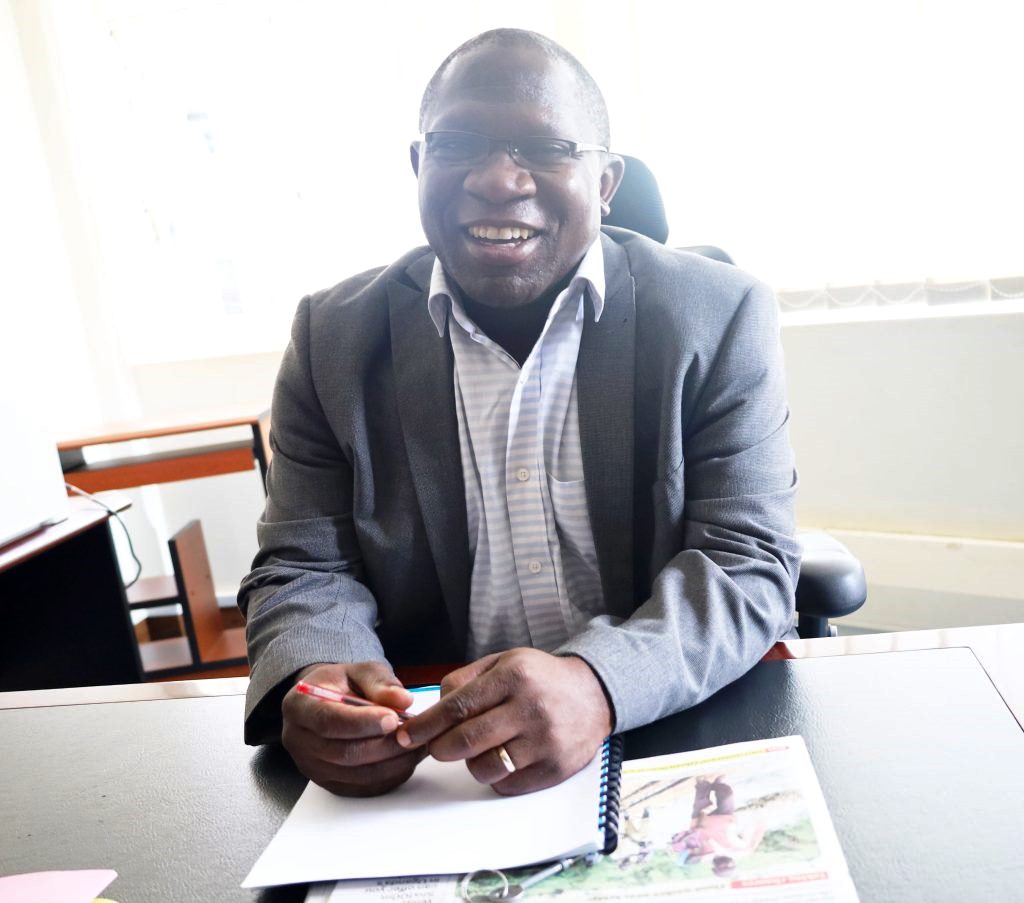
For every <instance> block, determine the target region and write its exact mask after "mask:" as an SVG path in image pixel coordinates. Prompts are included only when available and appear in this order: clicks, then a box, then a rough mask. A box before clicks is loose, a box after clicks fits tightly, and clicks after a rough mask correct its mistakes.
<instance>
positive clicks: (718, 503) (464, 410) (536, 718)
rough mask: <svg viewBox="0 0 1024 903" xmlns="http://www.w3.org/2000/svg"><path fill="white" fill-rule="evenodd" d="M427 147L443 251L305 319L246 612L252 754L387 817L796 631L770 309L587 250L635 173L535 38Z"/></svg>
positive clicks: (308, 308)
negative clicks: (435, 762) (359, 700)
mask: <svg viewBox="0 0 1024 903" xmlns="http://www.w3.org/2000/svg"><path fill="white" fill-rule="evenodd" d="M420 119H421V122H420V128H421V131H422V133H423V138H422V140H421V141H418V142H416V143H414V144H413V146H412V151H411V154H412V165H413V169H414V170H415V172H416V174H417V177H418V181H419V202H420V215H421V219H422V223H423V229H424V232H425V233H426V237H427V240H428V242H429V245H430V247H429V248H419V249H416V250H414V251H412V252H410V253H409V254H407V255H406V256H405V257H403V258H402V259H401V260H399V261H397V262H396V263H394V264H392V265H391V266H390V267H387V268H386V269H378V270H372V271H370V272H368V273H364V274H362V275H359V276H355V277H353V278H351V279H349V280H347V281H345V282H343V283H341V284H340V285H338V286H336V287H335V288H333V289H330V290H328V291H325V292H321V293H318V294H316V295H313V296H310V297H308V298H305V299H304V300H303V301H302V303H301V304H300V305H299V309H298V312H297V314H296V318H295V323H294V326H293V330H292V340H291V343H290V344H289V346H288V349H287V351H286V353H285V357H284V360H283V362H282V366H281V372H280V374H279V377H278V383H277V387H276V389H275V394H274V403H273V412H272V421H273V429H272V444H273V448H274V458H273V462H272V464H271V467H270V472H269V474H268V478H267V491H268V498H267V506H266V510H265V512H264V515H263V517H262V519H261V520H260V523H259V527H258V530H259V539H260V552H259V555H258V556H257V558H256V560H255V562H254V565H253V571H252V573H250V574H249V576H248V577H247V578H246V579H245V581H244V582H243V584H242V587H241V590H240V592H239V604H240V605H241V606H242V609H243V611H245V612H246V616H247V624H248V626H247V630H248V638H249V650H250V660H251V663H252V679H251V682H250V687H249V697H248V705H247V710H246V739H247V741H248V742H252V743H260V742H268V741H272V740H276V739H278V738H280V739H281V741H282V742H283V743H284V745H285V747H286V748H287V749H288V751H289V752H290V753H291V755H292V757H293V758H294V760H295V762H296V763H297V765H298V766H299V768H300V769H301V770H302V771H303V772H304V773H305V774H306V775H308V776H309V777H310V778H311V779H313V780H314V781H316V782H317V783H320V784H322V785H323V786H325V787H327V788H328V789H330V790H333V791H335V792H337V793H345V794H371V793H381V792H384V791H386V790H388V789H390V788H392V787H394V786H397V785H398V784H400V783H402V782H403V781H405V780H406V779H408V777H409V776H410V775H411V774H412V772H413V770H414V769H415V767H416V765H417V763H418V762H419V761H420V760H421V759H422V757H423V756H424V755H425V754H427V753H428V752H429V754H431V755H433V756H435V757H437V758H439V759H443V760H465V761H466V762H467V765H468V767H469V769H470V771H471V772H472V773H473V775H474V776H475V777H476V778H477V779H478V780H480V781H482V782H485V783H488V784H492V785H493V786H494V787H495V789H496V790H497V791H498V792H501V793H522V792H527V791H530V790H536V789H539V788H541V787H545V786H548V785H550V784H553V783H557V782H558V781H561V780H563V779H564V778H566V777H568V776H569V775H571V774H573V773H574V772H576V771H577V770H579V769H580V768H581V767H583V765H585V764H586V763H587V762H588V761H589V760H590V758H591V757H592V756H593V754H594V753H595V751H596V750H597V748H598V747H599V745H600V743H601V742H602V740H603V739H604V737H605V736H606V735H607V734H609V733H610V732H612V731H620V730H625V729H628V728H631V727H635V726H638V725H641V724H645V723H648V722H650V721H652V720H655V719H657V718H660V717H662V716H664V715H667V714H670V713H673V712H676V711H679V710H681V709H683V708H686V707H688V706H691V705H694V704H695V703H697V702H699V701H700V700H702V699H703V698H705V697H706V696H708V695H710V694H711V693H713V692H714V691H715V690H717V689H718V688H720V687H721V686H723V685H724V684H726V683H728V682H730V681H732V680H734V679H735V678H737V677H739V676H740V675H741V674H743V673H744V672H745V671H746V670H747V669H749V668H750V667H751V666H752V665H753V664H754V663H755V662H756V661H757V660H758V659H759V658H760V657H761V656H762V655H763V653H764V652H765V651H766V650H767V649H768V648H769V647H770V646H771V645H772V643H774V642H775V641H776V640H777V639H779V638H780V637H782V636H785V635H787V634H788V633H790V632H791V629H792V620H793V583H794V581H795V576H796V570H797V561H798V558H797V552H796V545H795V543H794V541H793V539H792V530H793V515H792V502H793V492H794V486H795V475H794V470H793V462H792V454H791V451H790V447H789V443H788V439H787V435H786V421H787V417H788V414H787V408H786V402H785V397H784V385H783V376H782V365H781V357H780V353H779V346H778V326H777V321H776V309H775V302H774V299H773V297H772V294H771V292H770V291H769V290H768V289H767V288H766V287H764V286H763V285H761V284H760V283H758V282H756V281H755V280H754V279H752V278H751V277H749V276H747V275H746V274H744V273H742V272H741V271H739V270H737V269H735V268H732V267H728V266H726V265H724V264H719V263H716V262H714V261H709V260H706V259H704V258H701V257H697V256H695V255H692V254H687V253H683V252H676V251H672V250H669V249H666V248H664V247H662V246H661V245H658V244H655V243H653V242H650V241H648V240H647V239H644V238H642V237H640V236H638V235H636V234H634V233H631V232H627V231H624V230H616V229H605V230H602V229H601V216H602V214H606V213H607V212H608V209H609V206H608V205H609V203H610V201H611V199H612V197H613V195H614V193H615V190H616V188H617V187H618V185H619V182H620V180H621V178H622V173H623V162H622V160H621V158H619V157H616V156H615V155H614V154H612V153H610V152H609V150H608V146H609V129H608V117H607V112H606V110H605V105H604V101H603V99H602V97H601V93H600V91H599V90H598V88H597V86H596V84H595V83H594V82H593V80H592V78H591V77H590V75H589V74H588V73H587V72H586V70H585V69H583V67H582V66H581V65H580V63H579V62H578V61H577V60H576V59H575V58H574V57H572V56H571V55H570V54H569V53H568V52H567V51H565V50H564V49H563V48H561V47H560V46H558V45H557V44H554V43H553V42H551V41H549V40H548V39H547V38H544V37H542V36H540V35H537V34H534V33H531V32H524V31H519V30H513V29H500V30H497V31H492V32H487V33H485V34H483V35H480V36H478V37H477V38H474V39H473V40H471V41H469V42H467V43H466V44H464V45H462V46H461V47H459V48H458V49H457V50H456V51H454V53H452V54H451V55H450V56H449V57H448V59H446V60H445V61H444V63H442V65H441V67H440V68H439V69H438V71H437V72H436V73H435V75H434V77H433V78H432V79H431V81H430V84H429V85H428V86H427V89H426V92H425V94H424V97H423V103H422V107H421V112H420ZM447 662H469V664H467V665H465V666H463V667H461V668H457V669H455V670H453V671H452V672H451V673H449V674H448V676H447V677H446V678H445V681H444V684H443V690H444V695H443V698H442V702H441V704H439V705H438V706H436V707H435V708H434V709H432V710H430V711H429V712H427V713H425V714H423V715H421V716H418V717H416V718H413V719H411V720H409V721H406V722H405V723H403V724H401V726H400V725H399V722H398V719H397V717H396V716H395V715H394V714H392V713H391V712H390V711H389V709H404V708H405V707H406V706H408V705H409V703H410V701H411V697H410V694H409V693H408V692H407V691H406V690H404V689H403V688H402V686H401V684H400V682H399V681H398V680H397V679H396V678H395V676H394V673H393V670H392V668H393V667H397V666H408V665H419V664H427V663H447ZM300 678H303V679H305V680H306V681H308V682H310V683H314V684H319V685H321V686H325V687H328V688H331V689H335V690H338V691H340V692H343V693H349V694H354V695H359V696H362V697H364V698H365V699H368V700H370V701H372V702H374V703H377V704H378V706H374V707H362V708H359V707H349V706H343V705H337V704H333V703H325V702H323V701H321V700H318V699H315V698H312V697H310V696H306V695H304V694H302V693H299V692H297V691H296V690H295V686H294V685H295V683H296V681H297V680H298V679H300Z"/></svg>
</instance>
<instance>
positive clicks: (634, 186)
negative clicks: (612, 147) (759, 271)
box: [603, 154, 735, 263]
mask: <svg viewBox="0 0 1024 903" xmlns="http://www.w3.org/2000/svg"><path fill="white" fill-rule="evenodd" d="M619 156H621V157H622V159H623V160H625V161H626V171H625V173H624V174H623V176H622V184H621V185H619V190H618V191H616V192H615V197H613V198H612V203H611V208H612V209H611V212H610V213H609V214H608V215H607V216H606V217H604V220H603V222H604V224H605V225H606V226H618V227H620V228H622V229H632V230H633V231H634V232H639V233H640V234H641V235H646V236H647V237H648V238H653V239H654V240H655V241H657V242H660V243H661V244H665V242H666V241H668V218H667V217H666V216H665V204H664V203H663V202H662V200H661V191H660V190H659V189H658V180H657V179H655V178H654V173H653V172H651V171H650V169H648V168H647V164H646V163H644V161H643V160H640V159H638V158H637V157H629V156H627V155H626V154H620V155H619ZM683 250H684V251H692V252H693V253H694V254H700V255H701V256H703V257H710V258H711V259H712V260H720V261H722V263H735V261H734V260H733V259H732V258H731V257H730V256H729V255H728V254H727V253H726V252H725V251H723V250H722V249H721V248H716V247H715V246H714V245H694V246H692V247H689V248H683Z"/></svg>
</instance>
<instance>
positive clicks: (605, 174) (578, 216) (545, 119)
mask: <svg viewBox="0 0 1024 903" xmlns="http://www.w3.org/2000/svg"><path fill="white" fill-rule="evenodd" d="M440 130H454V131H463V132H476V133H478V134H482V135H489V136H491V137H493V138H519V137H526V136H536V135H540V136H545V137H550V138H564V139H567V140H570V141H579V142H584V143H590V144H598V143H600V136H599V135H598V134H596V129H595V127H594V126H593V125H592V124H591V122H590V120H589V117H588V116H587V114H586V111H585V110H584V108H583V105H582V103H581V101H580V96H579V91H578V88H577V83H576V80H575V77H574V74H573V72H572V70H571V69H570V68H569V67H568V66H566V65H565V64H564V63H561V62H559V61H552V60H550V59H548V58H546V57H545V56H544V55H543V54H541V53H538V52H537V51H534V50H532V49H519V48H502V47H498V48H494V47H489V48H486V47H485V48H481V49H479V50H477V51H474V52H471V53H469V54H466V55H465V56H461V57H458V58H457V59H456V60H455V61H454V62H453V63H452V64H451V66H450V67H449V69H448V71H447V72H446V73H445V76H444V79H443V81H442V83H441V85H440V88H439V90H438V92H437V95H436V96H435V99H434V103H433V106H432V108H431V110H430V112H429V115H428V118H427V121H426V123H425V128H424V131H427V132H431V131H440ZM413 168H414V169H415V170H416V172H417V175H418V176H419V197H420V219H421V221H422V223H423V231H424V232H425V233H426V236H427V241H428V242H430V246H431V247H432V248H433V249H434V251H435V253H436V254H437V256H438V257H439V258H440V260H441V263H442V264H443V265H444V268H445V271H446V272H447V273H448V275H449V276H450V277H451V278H453V279H454V280H455V281H456V282H457V283H458V285H459V287H460V288H461V289H462V290H463V291H464V292H465V293H466V294H468V295H469V296H470V298H472V299H473V300H475V301H477V302H479V303H481V304H486V305H488V306H491V307H518V306H520V305H523V304H529V303H530V302H531V301H535V300H537V299H538V298H540V297H541V295H543V294H544V293H545V292H547V291H548V290H549V289H550V288H552V287H553V286H555V285H556V284H557V283H558V282H559V281H560V280H561V279H562V278H563V277H564V276H566V275H567V274H568V273H569V272H570V271H571V270H572V269H573V268H574V267H575V266H576V265H577V264H578V263H579V261H580V259H581V258H582V257H583V255H584V253H586V250H587V248H588V247H590V244H591V243H592V242H593V240H594V238H595V237H596V235H597V233H598V230H599V228H600V225H601V203H602V201H610V200H611V196H612V194H614V192H615V189H616V188H617V187H618V183H619V180H620V179H621V177H622V163H621V160H620V159H619V158H617V157H611V156H609V155H607V154H604V153H601V152H587V153H583V154H582V155H581V156H580V158H579V159H573V160H570V161H569V162H568V163H567V164H566V165H565V166H563V167H561V168H559V169H558V170H556V171H552V172H544V171H540V172H537V171H531V170H528V169H524V168H522V167H520V166H519V165H518V164H516V163H515V162H514V161H513V160H512V158H511V157H510V156H509V155H508V153H507V152H506V150H505V149H502V148H500V147H499V146H497V145H495V146H494V147H493V148H492V152H491V154H490V155H489V156H488V157H487V158H486V159H485V160H483V161H481V162H479V163H477V164H476V165H475V166H469V165H463V166H454V165H450V164H447V163H442V162H440V161H438V160H435V159H432V158H431V156H430V155H429V154H427V155H423V154H422V153H421V152H420V151H419V150H418V149H417V148H416V147H415V146H414V148H413ZM486 227H492V228H496V229H506V228H513V229H519V230H520V231H521V230H523V229H527V230H530V232H529V233H528V234H529V235H530V237H528V238H518V239H515V238H513V239H512V240H511V241H509V240H508V239H507V238H506V239H504V240H503V239H501V238H500V237H499V238H498V239H497V240H495V239H488V238H486V237H482V236H481V234H480V233H481V230H482V229H485V228H486Z"/></svg>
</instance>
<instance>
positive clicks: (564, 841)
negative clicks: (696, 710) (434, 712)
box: [242, 690, 622, 887]
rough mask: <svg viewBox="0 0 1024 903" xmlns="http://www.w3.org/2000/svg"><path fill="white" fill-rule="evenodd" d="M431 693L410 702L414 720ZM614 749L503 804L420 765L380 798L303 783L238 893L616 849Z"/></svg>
mask: <svg viewBox="0 0 1024 903" xmlns="http://www.w3.org/2000/svg"><path fill="white" fill-rule="evenodd" d="M436 699H437V691H436V690H435V691H434V692H433V695H432V697H431V695H430V694H429V693H424V694H417V704H416V705H415V706H414V707H413V710H414V711H415V710H417V709H420V710H421V709H423V708H426V707H427V706H428V705H430V704H432V703H433V701H436ZM621 765H622V745H621V740H620V739H619V738H617V737H616V738H612V739H611V740H609V741H607V742H606V743H605V744H604V747H603V748H602V750H601V751H600V752H599V754H598V755H597V756H595V757H594V759H593V761H591V762H590V764H589V765H587V766H586V767H585V768H584V769H583V770H582V771H580V772H579V773H577V774H575V775H573V777H571V778H569V779H568V780H567V781H564V782H563V783H561V784H559V785H558V786H556V787H551V788H549V789H547V790H541V791H538V792H537V793H529V794H526V795H524V796H515V797H503V796H499V795H498V794H496V793H495V792H494V791H493V790H492V789H491V788H490V787H488V786H485V785H481V784H478V783H477V782H476V781H475V780H474V779H473V777H472V775H470V773H469V771H468V770H467V769H466V766H465V763H463V762H438V761H436V760H435V759H431V758H427V759H424V761H423V762H422V763H420V765H419V766H418V768H417V769H416V773H415V774H414V775H413V776H412V778H410V779H409V781H408V782H406V783H405V784H403V785H402V786H401V787H399V788H397V789H396V790H394V791H392V792H391V793H389V794H386V795H385V796H379V797H373V798H371V799H353V798H347V797H339V796H334V795H333V794H331V793H329V792H328V791H326V790H324V789H323V788H321V787H318V786H317V785H315V784H313V783H312V782H310V783H309V785H307V787H306V789H305V790H304V791H303V793H302V796H301V797H300V798H299V800H298V802H297V803H296V804H295V806H294V807H293V809H292V811H291V813H290V814H289V815H288V818H287V819H286V820H285V822H284V824H283V825H282V826H281V828H280V830H279V831H278V832H277V834H276V835H274V838H273V839H272V840H271V842H270V844H269V845H268V846H267V848H266V850H265V851H264V852H263V855H262V856H260V858H259V859H258V860H257V862H256V864H255V865H254V866H253V868H252V871H250V872H249V875H248V877H246V879H245V881H243V882H242V886H243V887H268V886H272V885H278V884H297V883H300V882H313V881H334V880H341V879H351V878H391V877H404V876H409V875H445V874H454V873H459V872H468V871H472V870H474V869H481V868H493V869H498V868H500V869H506V868H516V867H518V866H525V865H533V864H535V863H540V862H549V861H551V860H554V859H560V858H564V857H567V856H575V855H580V854H583V853H591V852H606V853H607V852H611V851H612V850H614V849H615V846H616V843H617V840H618V834H617V832H618V802H619V789H618V788H619V775H620V770H621Z"/></svg>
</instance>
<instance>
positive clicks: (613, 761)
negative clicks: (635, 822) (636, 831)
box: [597, 734, 622, 855]
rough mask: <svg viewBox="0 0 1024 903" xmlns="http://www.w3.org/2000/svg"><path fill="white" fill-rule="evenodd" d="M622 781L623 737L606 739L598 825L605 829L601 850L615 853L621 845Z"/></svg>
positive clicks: (602, 763)
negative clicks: (620, 811) (620, 802)
mask: <svg viewBox="0 0 1024 903" xmlns="http://www.w3.org/2000/svg"><path fill="white" fill-rule="evenodd" d="M621 783H622V737H621V736H620V735H619V734H616V735H615V736H614V737H609V738H608V739H607V740H605V743H604V748H603V749H602V751H601V803H600V806H599V808H598V813H599V814H598V821H597V827H598V828H599V829H600V828H603V829H604V847H603V848H602V849H601V852H602V853H604V854H605V855H607V854H608V853H614V852H615V848H616V847H617V846H618V845H619V791H620V789H621Z"/></svg>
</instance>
